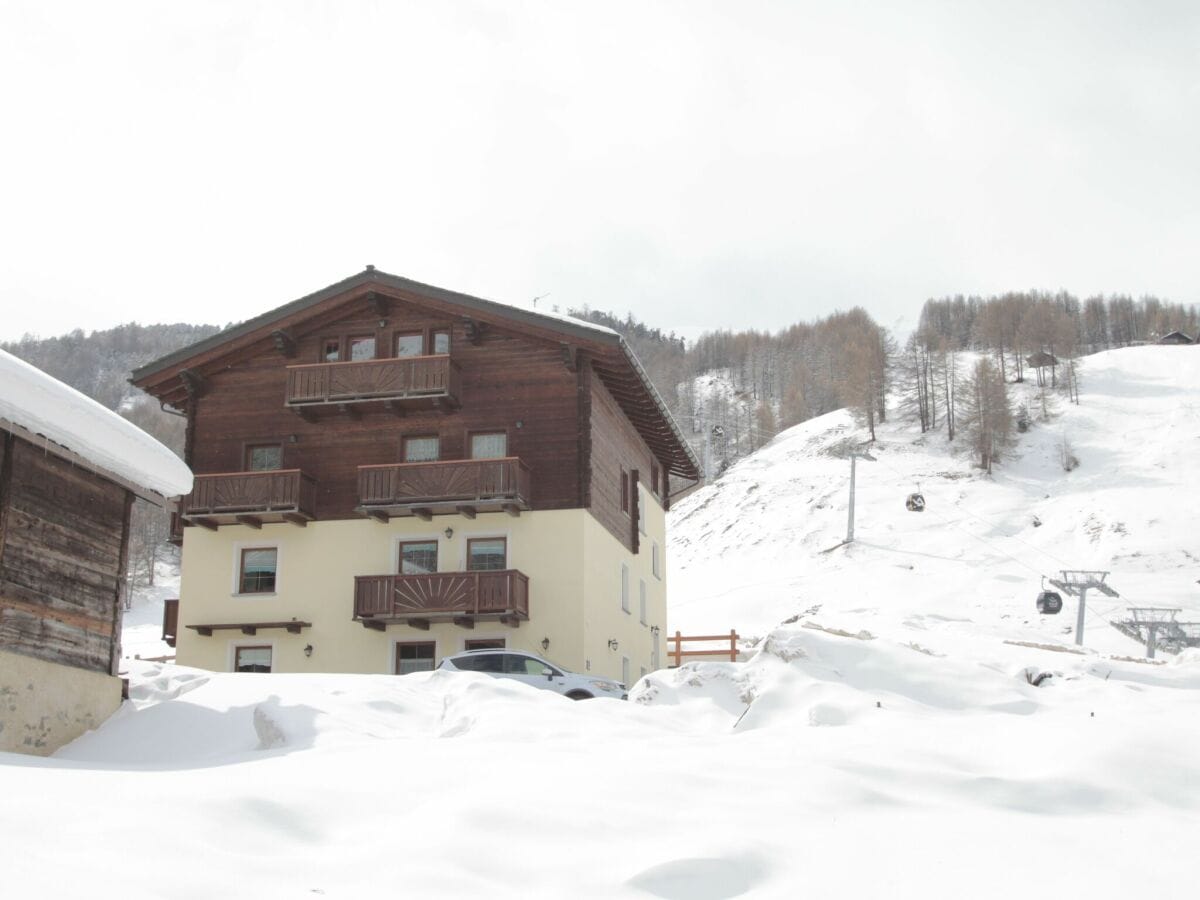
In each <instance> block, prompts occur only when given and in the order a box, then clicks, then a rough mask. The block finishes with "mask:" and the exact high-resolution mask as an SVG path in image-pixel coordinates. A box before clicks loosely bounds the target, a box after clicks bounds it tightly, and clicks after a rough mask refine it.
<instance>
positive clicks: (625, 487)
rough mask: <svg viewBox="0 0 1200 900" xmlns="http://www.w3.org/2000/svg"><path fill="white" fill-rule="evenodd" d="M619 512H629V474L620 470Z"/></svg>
mask: <svg viewBox="0 0 1200 900" xmlns="http://www.w3.org/2000/svg"><path fill="white" fill-rule="evenodd" d="M621 512H623V513H627V512H629V473H628V472H626V471H625V470H624V469H622V470H621Z"/></svg>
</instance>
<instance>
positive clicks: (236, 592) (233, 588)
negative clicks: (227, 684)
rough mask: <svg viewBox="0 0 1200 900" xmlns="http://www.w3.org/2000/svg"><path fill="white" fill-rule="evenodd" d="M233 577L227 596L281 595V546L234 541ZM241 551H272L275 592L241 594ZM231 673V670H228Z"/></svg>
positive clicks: (269, 543) (263, 542)
mask: <svg viewBox="0 0 1200 900" xmlns="http://www.w3.org/2000/svg"><path fill="white" fill-rule="evenodd" d="M232 549H233V566H232V568H233V577H232V581H231V583H230V585H229V596H231V597H239V598H241V599H244V600H255V599H259V598H267V597H278V596H279V595H280V594H282V593H283V545H282V544H281V543H280V542H279V540H278V539H276V540H273V541H270V540H267V541H234V542H233V547H232ZM243 550H274V551H275V590H273V591H252V592H249V593H245V594H243V593H242V551H243ZM230 671H232V669H231V670H230Z"/></svg>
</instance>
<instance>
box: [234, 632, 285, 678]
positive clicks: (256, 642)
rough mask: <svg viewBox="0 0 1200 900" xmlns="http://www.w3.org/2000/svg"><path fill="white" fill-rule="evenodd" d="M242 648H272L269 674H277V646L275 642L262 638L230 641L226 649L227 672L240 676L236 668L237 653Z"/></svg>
mask: <svg viewBox="0 0 1200 900" xmlns="http://www.w3.org/2000/svg"><path fill="white" fill-rule="evenodd" d="M240 647H270V648H271V671H270V672H269V673H267V674H269V675H274V674H275V651H276V649H277V648H276V646H275V642H274V641H273V640H267V639H264V638H260V637H245V638H238V639H236V640H232V641H228V642H227V643H226V647H225V671H226V672H229V673H231V674H234V675H237V674H239V673H238V672H237V670H236V669H235V668H234V666H236V665H237V652H238V648H240ZM249 674H257V673H253V672H252V673H249Z"/></svg>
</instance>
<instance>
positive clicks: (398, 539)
mask: <svg viewBox="0 0 1200 900" xmlns="http://www.w3.org/2000/svg"><path fill="white" fill-rule="evenodd" d="M429 541H432V542H433V543H435V544H437V548H438V551H437V554H438V571H439V572H444V571H447V570H446V569H443V568H442V557H443V556H444V554H443V553H442V547H443V546H444V545H447V544H449V546H450V549H451V551H453V547H454V543H453V541H447V540H446V535H445V534H440V533H438V532H436V531H431V532H429V533H428V534H393V535H392V554H391V557H390V559H389V561H388V565H390V566H391V567H392V569H394V570H395V572H396V574H397V575H399V574H400V545H401V544H417V543H422V542H429Z"/></svg>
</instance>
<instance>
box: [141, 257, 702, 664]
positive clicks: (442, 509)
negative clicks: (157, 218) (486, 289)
mask: <svg viewBox="0 0 1200 900" xmlns="http://www.w3.org/2000/svg"><path fill="white" fill-rule="evenodd" d="M133 383H134V384H136V385H138V386H139V387H141V388H143V389H144V390H146V391H148V392H149V393H150V394H152V395H153V396H155V397H156V398H158V399H159V400H160V401H162V402H163V403H165V404H167V405H168V406H172V407H174V408H176V409H178V410H180V411H182V412H183V413H184V414H185V415H186V416H187V423H188V425H187V440H186V453H185V459H186V461H187V462H188V464H189V465H190V466H191V467H192V468H193V469H194V470H195V472H196V473H197V474H196V484H195V488H194V490H193V491H192V493H191V494H190V495H188V496H187V497H185V498H184V499H183V500H182V501H181V504H180V509H179V517H180V520H181V521H182V523H183V525H184V526H186V527H185V528H183V529H182V543H183V557H182V565H183V568H182V580H181V584H180V599H179V606H178V612H177V618H175V620H174V621H170V620H168V622H167V626H168V632H170V631H172V630H174V631H175V632H176V633H175V634H174V635H172V634H170V633H168V634H167V637H168V638H171V637H174V638H175V640H176V642H177V643H176V652H177V659H178V661H179V663H180V664H183V665H189V666H197V667H201V668H206V669H212V670H216V671H243V672H262V671H270V672H361V673H407V672H413V671H419V670H422V669H432V668H434V667H435V666H436V665H437V663H438V661H439V660H440V658H441V657H443V656H446V655H450V654H454V653H458V652H461V651H464V650H471V649H484V648H496V647H503V648H508V649H515V650H524V651H530V652H533V653H536V654H539V655H543V656H545V657H547V658H549V659H550V660H551V661H553V662H555V663H558V664H559V665H562V666H564V667H566V668H569V669H574V670H576V671H579V672H592V673H594V674H596V675H597V676H604V677H605V678H612V679H620V680H622V681H624V682H626V683H627V684H628V683H630V682H632V681H634V680H636V679H637V678H638V677H639V676H640V675H641V674H642V672H644V671H647V670H650V669H652V668H657V667H659V666H661V665H663V664H665V642H666V636H665V634H663V632H664V630H665V628H666V561H665V549H666V524H665V520H666V516H665V514H666V511H667V509H668V507H669V505H670V502H671V498H672V490H673V485H672V479H673V478H674V479H675V485H674V487H675V488H676V489H678V490H682V489H684V487H686V486H687V485H688V484H689V483H692V484H694V483H695V482H696V481H698V479H699V477H700V470H699V464H698V462H697V460H696V458H695V456H694V455H693V453H692V451H691V449H690V448H689V446H688V444H687V441H686V440H685V439H684V437H683V436H682V434H681V432H680V430H679V428H678V426H677V425H676V423H675V421H674V419H673V418H672V417H671V414H670V413H669V412H668V411H667V407H666V404H665V403H664V402H663V400H662V398H661V397H659V395H658V393H657V391H656V390H655V388H654V386H653V385H652V384H651V382H650V379H649V377H648V376H647V375H646V372H645V370H644V369H643V368H642V366H641V364H640V363H639V362H638V360H637V358H636V357H635V356H634V355H633V352H632V351H631V350H630V348H629V346H628V344H626V343H625V341H624V340H623V339H622V338H621V336H620V335H619V334H617V333H616V332H614V331H612V330H610V329H608V328H604V327H602V326H598V325H592V324H590V323H587V322H583V321H580V320H578V319H572V318H568V317H566V316H560V315H552V314H548V313H542V312H535V311H532V310H527V309H520V308H517V307H513V306H509V305H507V304H503V303H497V302H494V301H490V300H485V299H481V298H478V297H471V296H468V295H466V294H459V293H456V292H453V291H448V290H445V289H442V288H437V287H433V286H430V285H425V284H420V283H419V282H415V281H411V280H409V279H406V278H400V277H397V276H394V275H388V274H386V273H383V272H379V271H376V270H375V269H373V268H368V269H366V270H365V271H363V272H360V273H358V274H357V275H354V276H352V277H350V278H348V279H346V280H345V281H342V282H339V283H337V284H334V285H331V286H329V287H327V288H324V289H322V290H320V291H317V292H316V293H314V294H311V295H309V296H307V297H302V298H300V299H298V300H294V301H292V302H291V303H288V304H286V305H284V306H280V307H279V308H277V309H273V310H270V311H268V312H265V313H263V314H262V315H259V316H257V317H255V318H252V319H249V320H248V321H246V322H244V323H242V324H240V325H237V326H234V327H233V328H230V329H228V330H226V331H224V332H222V333H220V334H217V335H215V336H213V337H210V338H208V339H206V340H204V341H201V342H200V343H198V344H195V345H193V346H191V347H187V348H185V349H183V350H180V351H179V352H177V353H173V354H171V355H170V356H167V357H164V358H163V359H160V360H158V361H157V362H154V363H151V364H149V365H147V366H145V367H143V368H141V369H139V370H138V371H136V372H134V373H133Z"/></svg>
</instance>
